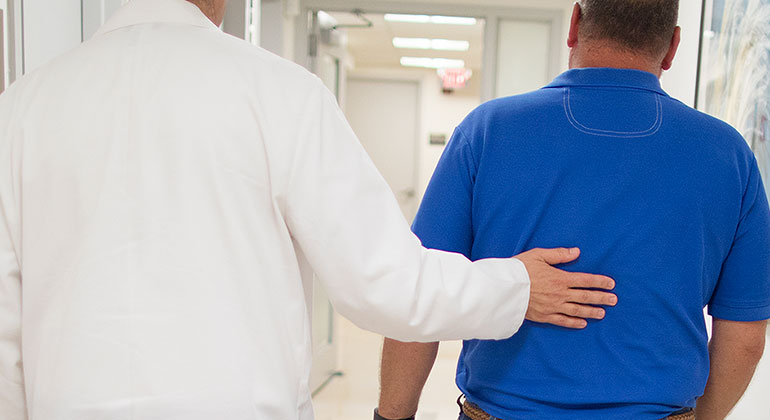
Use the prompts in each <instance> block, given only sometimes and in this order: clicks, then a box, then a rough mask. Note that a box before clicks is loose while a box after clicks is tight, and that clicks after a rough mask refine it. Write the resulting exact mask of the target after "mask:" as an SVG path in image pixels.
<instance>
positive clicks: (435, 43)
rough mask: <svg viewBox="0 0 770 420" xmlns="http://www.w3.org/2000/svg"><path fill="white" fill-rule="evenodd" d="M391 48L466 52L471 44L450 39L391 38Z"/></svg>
mask: <svg viewBox="0 0 770 420" xmlns="http://www.w3.org/2000/svg"><path fill="white" fill-rule="evenodd" d="M393 46H394V47H396V48H411V49H416V50H438V51H468V50H469V49H470V48H471V43H470V42H468V41H455V40H451V39H428V38H400V37H396V38H393Z"/></svg>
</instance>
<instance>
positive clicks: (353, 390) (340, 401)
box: [314, 318, 770, 420]
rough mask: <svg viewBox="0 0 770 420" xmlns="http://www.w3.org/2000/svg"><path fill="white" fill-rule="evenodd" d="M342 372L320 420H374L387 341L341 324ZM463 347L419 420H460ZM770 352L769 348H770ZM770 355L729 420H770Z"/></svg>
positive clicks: (434, 385)
mask: <svg viewBox="0 0 770 420" xmlns="http://www.w3.org/2000/svg"><path fill="white" fill-rule="evenodd" d="M338 321H339V322H338V327H337V328H338V330H337V333H338V340H339V343H340V349H339V351H340V354H339V360H340V367H341V369H342V370H343V372H344V376H342V377H339V378H335V379H334V380H332V382H331V383H330V384H329V385H328V386H327V387H326V388H324V389H323V391H321V392H320V393H319V394H318V395H317V396H316V398H315V399H314V403H315V409H316V420H369V419H371V418H372V410H373V409H374V407H375V406H376V405H377V398H378V393H379V379H378V375H379V360H380V351H381V349H382V337H380V336H378V335H376V334H372V333H369V332H366V331H362V330H360V329H358V328H357V327H355V326H354V325H353V324H351V323H350V322H349V321H347V320H344V319H341V318H340V319H339V320H338ZM460 348H461V343H442V344H441V348H440V350H439V356H438V358H437V360H436V365H435V366H434V368H433V372H432V373H431V376H430V378H429V379H428V383H427V385H426V387H425V390H424V392H423V396H422V399H421V404H420V413H419V416H418V419H419V420H455V419H457V405H456V404H455V400H456V399H457V396H458V393H459V391H458V390H457V388H456V387H455V385H454V373H455V365H456V362H457V356H458V355H459V354H460ZM768 348H770V344H768ZM768 395H770V350H768V351H766V353H765V358H764V359H763V361H762V362H761V363H760V366H759V368H758V369H757V373H756V375H755V379H754V382H753V383H752V384H751V386H750V388H749V390H748V392H747V393H746V396H745V397H744V399H743V400H742V401H741V402H740V403H739V405H738V406H737V407H736V409H735V410H734V411H733V413H732V414H731V415H730V416H729V417H728V419H727V420H770V404H768V402H767V401H768Z"/></svg>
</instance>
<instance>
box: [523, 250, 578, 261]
mask: <svg viewBox="0 0 770 420" xmlns="http://www.w3.org/2000/svg"><path fill="white" fill-rule="evenodd" d="M530 252H531V253H532V255H533V256H535V257H538V258H540V259H541V260H543V261H545V262H546V263H547V264H549V265H556V264H565V263H568V262H572V261H575V260H576V259H577V258H578V257H579V256H580V249H578V248H554V249H533V250H532V251H530Z"/></svg>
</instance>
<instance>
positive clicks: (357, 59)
mask: <svg viewBox="0 0 770 420" xmlns="http://www.w3.org/2000/svg"><path fill="white" fill-rule="evenodd" d="M329 14H330V15H331V16H332V17H333V18H334V19H335V20H336V21H337V23H338V24H340V25H347V24H360V23H362V21H361V19H360V18H358V16H356V15H354V14H352V13H342V12H333V13H329ZM366 18H367V19H369V20H371V21H372V22H373V24H374V25H373V26H372V27H371V28H365V29H364V28H350V29H345V30H346V31H347V34H348V51H349V52H350V54H351V56H352V59H353V62H354V63H355V67H356V68H400V67H401V64H400V61H401V57H404V56H407V57H430V58H449V59H461V60H465V63H466V64H465V66H466V68H469V69H471V70H474V72H480V70H481V64H482V56H483V49H484V21H483V20H482V19H479V20H478V21H477V23H476V25H473V26H461V25H441V24H431V23H402V22H388V21H386V20H385V16H384V15H381V14H379V15H378V14H372V15H369V14H367V15H366ZM394 37H405V38H430V39H449V40H458V41H469V42H470V50H469V51H465V52H461V51H434V50H420V49H400V48H395V47H394V46H393V38H394ZM479 74H480V73H479Z"/></svg>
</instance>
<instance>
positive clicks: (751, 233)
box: [414, 69, 770, 420]
mask: <svg viewBox="0 0 770 420" xmlns="http://www.w3.org/2000/svg"><path fill="white" fill-rule="evenodd" d="M414 231H415V232H416V233H417V235H418V236H419V237H420V238H421V239H422V241H423V243H424V245H425V246H427V247H429V248H436V249H442V250H446V251H453V252H459V253H462V254H465V255H466V256H467V257H469V258H470V259H472V260H478V259H482V258H490V257H510V256H512V255H516V254H519V253H521V252H523V251H526V250H529V249H532V248H537V247H542V248H552V247H561V246H567V247H573V246H577V247H580V248H581V249H582V255H581V257H580V259H579V260H578V261H577V262H575V263H572V264H568V265H566V266H564V267H562V268H563V269H566V270H569V271H578V272H589V273H599V274H605V275H609V276H611V277H613V278H614V279H615V280H616V282H617V287H616V290H615V292H616V293H617V295H618V297H619V303H618V305H617V306H616V307H614V308H608V310H607V317H606V318H605V319H604V320H602V321H591V322H590V323H589V325H588V327H587V328H586V329H585V330H580V331H575V330H567V329H565V328H559V327H555V326H551V325H543V324H536V323H532V322H529V321H526V322H525V323H524V325H523V326H522V328H521V330H520V331H519V332H518V333H517V334H516V335H515V336H514V337H512V338H511V339H508V340H504V341H468V342H466V343H464V346H463V352H462V355H461V357H460V361H459V365H458V368H457V384H458V385H459V387H460V389H461V390H462V391H463V392H464V393H465V394H466V395H467V397H468V399H469V400H470V401H472V402H475V403H476V404H478V405H480V406H481V407H482V408H483V409H484V410H486V411H487V412H488V413H490V414H491V415H493V416H495V417H498V418H502V419H507V420H527V419H539V420H543V419H547V420H561V419H564V420H567V419H569V420H581V419H584V420H596V419H613V420H619V419H633V420H648V419H649V420H658V419H661V418H663V417H666V416H667V415H669V414H671V413H672V412H674V411H677V410H679V409H681V408H683V407H694V406H695V400H696V398H697V397H698V396H700V395H701V394H702V393H703V390H704V388H705V385H706V379H707V377H708V373H709V360H708V359H709V356H708V351H707V334H706V325H705V321H704V316H703V308H704V307H705V306H708V307H709V311H710V313H711V314H712V315H713V316H715V317H717V318H721V319H726V320H733V321H757V320H763V319H768V318H770V210H768V203H767V196H766V193H765V191H764V187H763V185H762V180H761V178H760V175H759V171H758V168H757V164H756V161H755V159H754V155H753V154H752V152H751V150H750V149H749V148H748V146H747V145H746V142H745V141H744V140H743V139H742V138H741V136H740V135H739V134H738V133H737V132H736V131H735V130H734V129H732V128H730V127H729V126H728V125H727V124H725V123H723V122H720V121H718V120H716V119H714V118H712V117H709V116H707V115H704V114H701V113H699V112H697V111H695V110H693V109H691V108H689V107H687V106H685V105H683V104H682V103H680V102H678V101H676V100H674V99H672V98H671V97H669V96H668V95H667V94H666V93H665V92H664V91H663V90H662V89H661V87H660V84H659V82H658V79H657V78H656V77H655V76H654V75H652V74H651V73H646V72H641V71H635V70H618V69H577V70H570V71H568V72H566V73H564V74H562V75H561V76H559V77H558V78H557V79H556V80H555V81H554V82H553V83H551V84H550V85H549V86H547V87H545V88H543V89H541V90H538V91H536V92H533V93H528V94H525V95H520V96H515V97H510V98H505V99H499V100H495V101H492V102H489V103H486V104H484V105H482V106H481V107H480V108H478V109H477V110H475V111H474V112H473V113H471V114H470V116H468V118H467V119H466V120H465V121H464V122H463V123H462V124H461V125H460V126H459V127H458V128H457V130H456V132H455V134H454V136H453V138H452V140H451V141H450V143H449V145H448V146H447V149H446V151H445V153H444V155H443V157H442V159H441V162H440V163H439V166H438V169H437V170H436V173H435V175H434V176H433V179H432V181H431V183H430V186H429V188H428V191H427V193H426V195H425V199H424V201H423V203H422V206H421V208H420V211H419V214H418V215H417V218H416V221H415V222H414Z"/></svg>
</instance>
